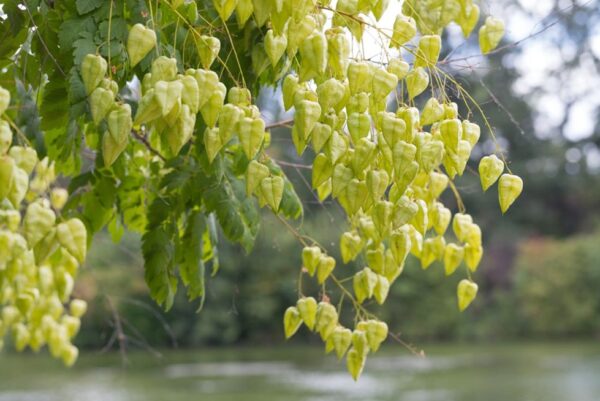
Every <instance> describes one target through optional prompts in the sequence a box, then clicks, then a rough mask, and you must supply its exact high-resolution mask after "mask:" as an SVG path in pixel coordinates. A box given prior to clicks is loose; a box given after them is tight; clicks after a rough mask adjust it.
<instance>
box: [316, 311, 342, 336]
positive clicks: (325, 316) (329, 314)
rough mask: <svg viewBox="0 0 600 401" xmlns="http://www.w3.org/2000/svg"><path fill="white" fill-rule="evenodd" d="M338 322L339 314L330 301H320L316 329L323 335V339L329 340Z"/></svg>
mask: <svg viewBox="0 0 600 401" xmlns="http://www.w3.org/2000/svg"><path fill="white" fill-rule="evenodd" d="M337 324H338V314H337V311H336V310H335V307H334V306H333V305H332V304H330V303H329V302H319V305H318V307H317V318H316V322H315V330H316V331H318V332H319V334H320V335H321V339H322V340H323V341H325V340H327V339H328V338H329V336H331V334H332V333H333V330H335V328H336V326H337Z"/></svg>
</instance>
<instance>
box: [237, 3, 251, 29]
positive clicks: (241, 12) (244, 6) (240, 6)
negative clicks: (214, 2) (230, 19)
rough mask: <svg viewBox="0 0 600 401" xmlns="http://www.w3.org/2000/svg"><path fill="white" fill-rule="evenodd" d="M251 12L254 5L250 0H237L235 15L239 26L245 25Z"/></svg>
mask: <svg viewBox="0 0 600 401" xmlns="http://www.w3.org/2000/svg"><path fill="white" fill-rule="evenodd" d="M253 13H254V5H253V3H252V0H238V3H237V6H236V7H235V16H236V19H237V22H238V25H239V26H240V28H242V27H243V26H244V25H246V22H247V21H248V19H249V18H250V17H251V16H252V14H253Z"/></svg>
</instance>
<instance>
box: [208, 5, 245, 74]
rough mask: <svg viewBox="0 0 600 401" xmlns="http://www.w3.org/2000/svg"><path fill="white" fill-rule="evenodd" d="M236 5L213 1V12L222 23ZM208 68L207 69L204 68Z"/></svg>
mask: <svg viewBox="0 0 600 401" xmlns="http://www.w3.org/2000/svg"><path fill="white" fill-rule="evenodd" d="M237 4H238V0H213V5H214V6H215V10H217V13H219V16H220V17H221V19H222V20H223V21H227V20H228V19H229V17H231V14H233V11H234V10H235V8H236V6H237ZM206 68H208V67H206Z"/></svg>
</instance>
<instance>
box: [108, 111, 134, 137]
mask: <svg viewBox="0 0 600 401" xmlns="http://www.w3.org/2000/svg"><path fill="white" fill-rule="evenodd" d="M106 121H107V125H108V131H109V133H110V135H111V137H112V138H113V140H114V141H115V142H117V143H122V142H125V141H126V140H127V138H128V137H129V134H130V133H131V129H132V128H133V122H132V121H131V107H130V106H129V105H128V104H126V103H125V104H121V105H118V106H117V107H115V108H114V109H113V111H111V112H110V113H109V114H108V117H107V118H106Z"/></svg>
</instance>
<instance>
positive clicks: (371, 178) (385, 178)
mask: <svg viewBox="0 0 600 401" xmlns="http://www.w3.org/2000/svg"><path fill="white" fill-rule="evenodd" d="M389 180H390V178H389V175H388V173H386V172H385V170H370V171H369V172H368V173H367V188H368V189H369V194H370V195H371V198H372V199H373V201H378V200H379V199H380V198H381V197H382V196H383V195H384V194H385V191H386V189H387V187H388V184H389Z"/></svg>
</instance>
